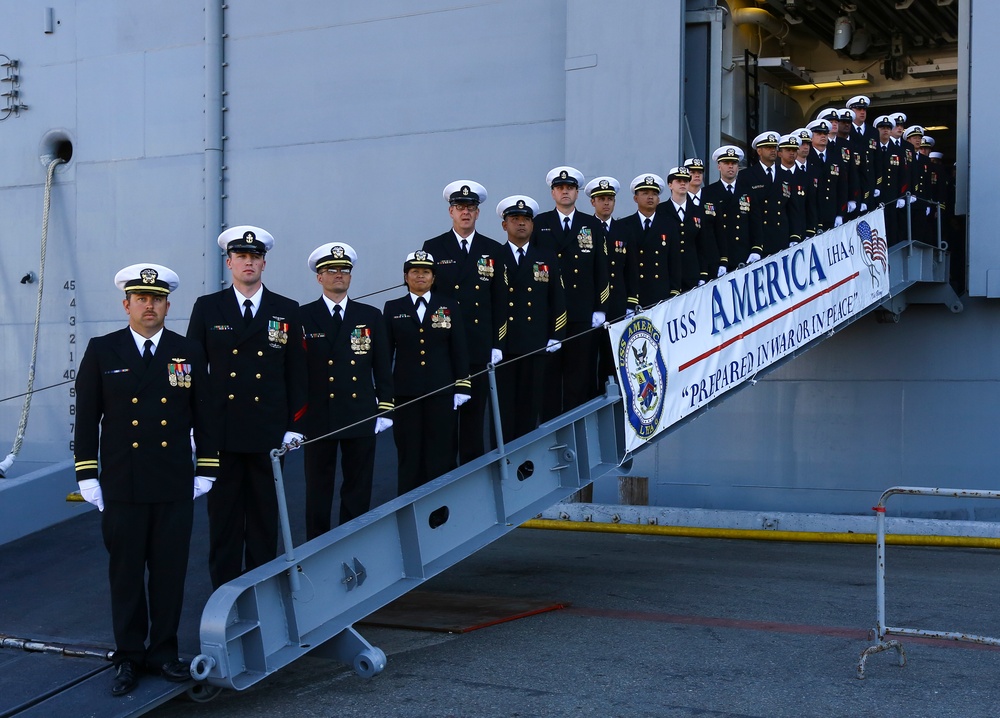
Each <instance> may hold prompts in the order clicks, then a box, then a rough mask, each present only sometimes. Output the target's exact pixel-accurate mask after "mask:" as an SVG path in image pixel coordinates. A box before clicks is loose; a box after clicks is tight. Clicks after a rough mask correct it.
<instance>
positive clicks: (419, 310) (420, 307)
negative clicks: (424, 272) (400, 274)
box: [416, 297, 427, 321]
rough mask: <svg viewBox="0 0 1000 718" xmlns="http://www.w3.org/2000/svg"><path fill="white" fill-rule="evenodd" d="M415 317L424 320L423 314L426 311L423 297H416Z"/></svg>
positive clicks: (425, 302)
mask: <svg viewBox="0 0 1000 718" xmlns="http://www.w3.org/2000/svg"><path fill="white" fill-rule="evenodd" d="M416 306H417V319H419V320H420V321H424V317H423V315H424V314H425V313H426V312H427V309H426V307H427V300H426V299H424V298H423V297H417V305H416Z"/></svg>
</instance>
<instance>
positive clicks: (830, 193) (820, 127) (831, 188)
mask: <svg viewBox="0 0 1000 718" xmlns="http://www.w3.org/2000/svg"><path fill="white" fill-rule="evenodd" d="M806 129H807V130H809V131H810V132H811V133H812V135H813V146H812V150H811V151H810V153H809V164H808V170H807V172H808V175H809V177H810V178H811V180H812V185H813V187H814V188H815V210H816V230H817V231H818V232H825V231H826V230H828V229H833V228H834V227H839V226H840V225H841V224H843V223H844V219H845V218H846V217H847V214H848V201H849V200H848V197H849V196H850V195H849V190H848V177H849V175H850V173H851V160H850V151H849V150H848V151H847V154H846V157H845V152H844V150H845V149H846V148H841V149H840V150H835V149H831V148H830V146H829V138H830V131H831V130H832V127H831V126H830V122H829V121H828V120H813V121H812V122H810V123H809V124H808V125H806Z"/></svg>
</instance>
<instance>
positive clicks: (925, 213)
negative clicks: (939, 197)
mask: <svg viewBox="0 0 1000 718" xmlns="http://www.w3.org/2000/svg"><path fill="white" fill-rule="evenodd" d="M924 216H925V217H930V216H931V208H930V207H928V208H927V211H926V212H924Z"/></svg>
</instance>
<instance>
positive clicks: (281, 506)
mask: <svg viewBox="0 0 1000 718" xmlns="http://www.w3.org/2000/svg"><path fill="white" fill-rule="evenodd" d="M284 454H285V450H284V449H272V450H271V471H272V472H273V473H274V493H275V494H276V495H277V497H278V523H279V524H280V526H281V541H282V543H283V544H284V546H285V561H287V562H288V564H289V566H288V585H289V586H290V587H291V589H292V593H297V592H298V591H299V589H300V588H301V582H300V580H299V572H298V570H297V569H296V567H295V547H294V546H293V545H292V526H291V524H290V523H289V521H288V502H287V501H286V500H285V482H284V480H283V479H282V476H281V457H282V456H284Z"/></svg>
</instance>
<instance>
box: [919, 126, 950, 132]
mask: <svg viewBox="0 0 1000 718" xmlns="http://www.w3.org/2000/svg"><path fill="white" fill-rule="evenodd" d="M947 129H948V125H929V126H927V127H924V132H940V131H941V130H947Z"/></svg>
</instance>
